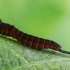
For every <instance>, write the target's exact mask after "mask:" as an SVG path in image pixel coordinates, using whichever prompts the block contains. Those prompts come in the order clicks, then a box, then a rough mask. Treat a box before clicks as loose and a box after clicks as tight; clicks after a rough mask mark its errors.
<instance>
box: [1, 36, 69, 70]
mask: <svg viewBox="0 0 70 70" xmlns="http://www.w3.org/2000/svg"><path fill="white" fill-rule="evenodd" d="M0 70H70V55H68V54H63V53H60V52H58V51H53V50H50V49H45V50H43V51H38V50H35V49H32V48H29V47H26V46H24V45H22V44H21V43H19V42H17V41H16V40H15V39H12V38H8V37H6V36H2V35H1V36H0Z"/></svg>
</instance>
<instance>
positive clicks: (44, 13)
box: [0, 0, 70, 51]
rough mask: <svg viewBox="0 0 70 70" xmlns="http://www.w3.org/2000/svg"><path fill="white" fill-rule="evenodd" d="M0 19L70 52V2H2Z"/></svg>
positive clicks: (68, 0) (31, 0)
mask: <svg viewBox="0 0 70 70" xmlns="http://www.w3.org/2000/svg"><path fill="white" fill-rule="evenodd" d="M0 19H1V20H2V21H3V22H7V23H9V24H12V25H14V26H15V27H17V28H18V29H19V30H21V31H23V32H25V33H28V34H31V35H34V36H38V37H41V38H45V39H50V40H53V41H55V42H57V43H59V44H60V45H61V46H62V49H64V50H68V51H70V0H0Z"/></svg>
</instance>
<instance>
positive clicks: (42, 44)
mask: <svg viewBox="0 0 70 70" xmlns="http://www.w3.org/2000/svg"><path fill="white" fill-rule="evenodd" d="M0 34H2V35H6V36H10V37H13V38H15V39H17V40H18V41H19V42H21V43H22V44H23V45H25V46H28V47H32V48H35V49H39V50H43V49H45V48H50V49H53V50H56V51H60V52H63V53H67V54H70V52H67V51H64V50H61V46H60V45H59V44H57V43H56V42H54V41H51V40H47V39H42V38H38V37H35V36H32V35H28V34H26V33H24V32H22V31H19V30H18V29H17V28H15V27H14V26H13V25H10V24H7V23H4V22H2V21H1V20H0Z"/></svg>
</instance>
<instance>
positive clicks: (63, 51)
mask: <svg viewBox="0 0 70 70" xmlns="http://www.w3.org/2000/svg"><path fill="white" fill-rule="evenodd" d="M58 51H60V52H62V53H66V54H70V52H68V51H65V50H61V49H59V50H58Z"/></svg>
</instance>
